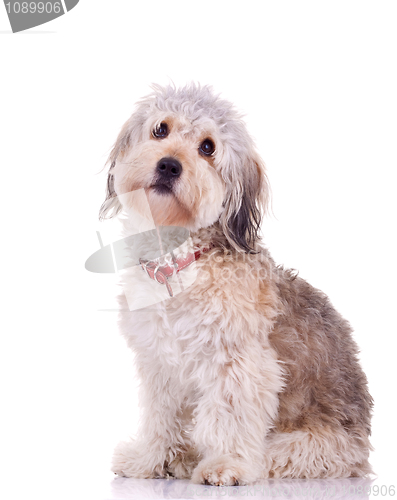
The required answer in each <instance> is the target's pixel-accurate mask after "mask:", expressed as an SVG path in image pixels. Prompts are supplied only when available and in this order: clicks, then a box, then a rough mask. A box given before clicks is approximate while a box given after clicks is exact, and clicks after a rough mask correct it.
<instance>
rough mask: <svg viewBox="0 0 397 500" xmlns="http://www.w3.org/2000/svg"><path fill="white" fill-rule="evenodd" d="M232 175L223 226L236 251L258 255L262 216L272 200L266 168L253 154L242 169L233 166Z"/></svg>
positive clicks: (244, 162) (222, 219)
mask: <svg viewBox="0 0 397 500" xmlns="http://www.w3.org/2000/svg"><path fill="white" fill-rule="evenodd" d="M231 173H232V175H231V176H230V177H231V178H230V179H229V182H228V189H227V195H226V199H225V203H224V206H225V209H224V211H223V212H222V214H221V217H220V223H221V226H222V229H223V232H224V234H225V235H226V238H227V239H228V241H229V243H231V245H232V246H233V247H234V248H235V249H236V250H238V251H240V252H241V251H244V252H248V253H249V252H256V242H257V241H258V240H259V239H260V236H259V230H260V224H261V221H262V216H263V214H264V212H265V211H266V209H267V206H268V202H269V197H270V188H269V183H268V180H267V176H266V173H265V167H264V164H263V162H262V160H261V158H260V157H259V155H258V154H257V153H256V152H255V151H252V152H251V153H250V155H249V156H248V157H247V158H246V159H245V160H244V161H242V162H241V161H240V164H239V165H234V166H232V168H231Z"/></svg>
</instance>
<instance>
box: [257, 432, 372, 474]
mask: <svg viewBox="0 0 397 500" xmlns="http://www.w3.org/2000/svg"><path fill="white" fill-rule="evenodd" d="M370 450H371V445H370V443H369V440H368V436H367V435H366V433H365V432H362V431H361V430H360V429H354V430H349V431H348V430H345V429H344V428H343V427H342V426H341V427H340V428H331V427H329V426H324V427H322V428H317V429H313V430H305V431H303V430H299V431H293V432H271V433H270V434H269V435H268V436H267V438H266V448H265V451H266V456H265V461H266V462H267V467H266V469H265V470H264V473H263V476H262V477H265V478H267V477H272V478H303V479H311V478H336V477H339V478H342V477H361V476H366V475H367V474H369V473H371V472H372V469H371V466H370V465H369V463H368V456H369V451H370Z"/></svg>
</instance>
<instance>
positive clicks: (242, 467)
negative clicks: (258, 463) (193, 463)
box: [192, 454, 257, 486]
mask: <svg viewBox="0 0 397 500" xmlns="http://www.w3.org/2000/svg"><path fill="white" fill-rule="evenodd" d="M254 469H255V468H254V467H252V466H251V467H250V466H249V464H248V463H247V462H245V461H243V460H242V459H241V458H239V457H238V456H236V455H232V454H228V455H222V456H220V457H217V458H208V459H205V460H202V461H201V462H200V463H199V464H198V466H197V467H196V469H195V470H194V472H193V475H192V481H193V482H194V483H201V484H213V485H215V486H239V485H243V484H248V483H251V482H253V481H255V479H257V477H256V476H257V474H256V472H255V470H254Z"/></svg>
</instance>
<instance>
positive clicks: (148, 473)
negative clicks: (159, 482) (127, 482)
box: [111, 441, 167, 479]
mask: <svg viewBox="0 0 397 500" xmlns="http://www.w3.org/2000/svg"><path fill="white" fill-rule="evenodd" d="M160 457H161V455H160V454H159V453H158V451H157V450H156V451H154V452H152V453H150V451H149V450H145V447H144V446H142V445H139V444H138V443H135V442H134V441H131V442H122V443H119V444H118V445H117V446H116V448H115V450H114V454H113V460H112V468H111V470H112V472H114V473H115V474H117V475H118V476H122V477H135V478H143V479H153V478H161V477H166V476H167V472H166V470H165V468H164V461H161V460H159V458H160Z"/></svg>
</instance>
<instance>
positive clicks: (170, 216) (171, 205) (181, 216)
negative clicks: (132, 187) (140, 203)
mask: <svg viewBox="0 0 397 500" xmlns="http://www.w3.org/2000/svg"><path fill="white" fill-rule="evenodd" d="M145 192H146V196H147V200H148V202H149V207H150V212H151V215H152V217H153V220H154V223H155V225H156V226H182V227H188V226H189V222H190V221H191V219H192V214H191V213H190V211H189V210H188V209H187V208H186V207H185V206H184V204H183V203H182V202H181V201H180V200H179V199H178V198H177V196H176V195H175V193H174V191H173V188H172V187H170V186H168V185H167V184H155V185H153V186H151V187H150V188H149V189H146V190H145Z"/></svg>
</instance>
